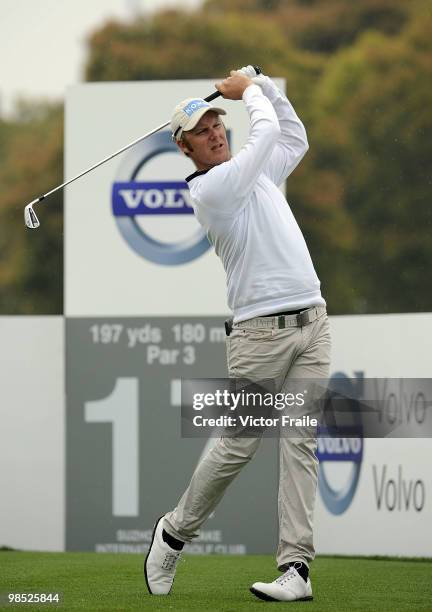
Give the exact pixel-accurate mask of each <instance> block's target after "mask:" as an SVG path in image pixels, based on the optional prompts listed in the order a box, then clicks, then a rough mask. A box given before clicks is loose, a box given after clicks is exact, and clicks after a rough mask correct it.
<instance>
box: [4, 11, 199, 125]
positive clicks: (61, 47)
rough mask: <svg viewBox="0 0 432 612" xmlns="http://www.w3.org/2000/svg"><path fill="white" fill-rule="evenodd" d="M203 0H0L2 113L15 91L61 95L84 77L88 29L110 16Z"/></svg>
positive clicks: (7, 110) (18, 93)
mask: <svg viewBox="0 0 432 612" xmlns="http://www.w3.org/2000/svg"><path fill="white" fill-rule="evenodd" d="M199 4H201V0H0V113H1V114H3V115H7V114H9V113H10V112H11V110H12V107H13V102H14V99H15V98H16V97H17V96H26V97H32V98H63V95H64V92H65V88H66V87H67V86H68V85H72V84H74V83H77V82H79V81H80V80H82V69H83V63H84V58H85V56H86V48H85V39H86V36H87V34H88V33H89V32H91V31H92V30H93V29H95V28H96V27H97V26H98V25H100V24H102V23H103V22H104V21H105V20H106V19H107V18H109V17H121V18H128V17H129V18H130V17H131V16H133V15H134V13H135V12H136V11H138V10H140V11H147V12H151V11H154V10H157V9H158V8H161V7H163V6H170V5H177V6H179V7H182V8H194V7H196V6H198V5H199Z"/></svg>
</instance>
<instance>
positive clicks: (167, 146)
mask: <svg viewBox="0 0 432 612" xmlns="http://www.w3.org/2000/svg"><path fill="white" fill-rule="evenodd" d="M197 102H199V100H198V101H197ZM190 104H192V103H190ZM164 153H178V148H177V145H176V144H175V143H174V142H173V141H172V140H171V134H170V133H169V132H159V133H158V134H154V135H153V136H151V137H150V138H148V139H147V140H145V141H143V142H141V143H139V144H138V145H136V146H135V147H133V149H130V150H129V152H128V154H126V155H125V157H124V158H123V161H122V163H121V165H120V167H119V169H118V172H117V176H116V180H115V182H114V184H113V186H112V212H113V215H114V218H115V222H116V225H117V227H118V229H119V231H120V233H121V234H122V236H123V238H124V239H125V240H126V242H127V243H128V245H129V246H130V247H131V248H132V249H133V250H134V251H135V252H136V253H138V254H139V255H141V256H142V257H145V259H148V260H149V261H152V262H153V263H157V264H162V265H166V266H175V265H179V264H184V263H187V262H189V261H192V260H193V259H196V258H197V257H200V255H202V254H203V253H205V252H206V251H207V250H208V248H209V247H210V243H209V241H208V239H207V237H206V235H205V232H204V230H203V229H202V228H201V227H196V228H195V229H194V230H193V231H192V232H191V234H190V235H189V236H187V237H186V238H183V239H182V240H179V241H177V242H170V243H167V242H162V241H160V240H156V239H155V238H153V237H152V236H150V235H149V234H148V233H147V232H146V231H144V230H143V229H142V227H141V226H140V225H139V224H138V222H137V221H138V218H139V217H142V218H145V217H146V216H148V215H164V216H166V215H182V216H184V215H192V214H193V208H192V202H191V199H190V193H189V189H188V185H187V183H186V182H185V181H139V180H136V177H137V175H138V173H139V172H140V171H141V169H142V168H143V166H145V164H147V163H148V162H149V161H150V160H151V159H153V158H154V157H156V156H157V155H161V154H164Z"/></svg>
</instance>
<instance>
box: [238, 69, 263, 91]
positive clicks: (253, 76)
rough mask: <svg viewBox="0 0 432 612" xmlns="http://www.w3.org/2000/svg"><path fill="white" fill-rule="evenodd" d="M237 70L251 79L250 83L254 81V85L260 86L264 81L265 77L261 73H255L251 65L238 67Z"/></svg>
mask: <svg viewBox="0 0 432 612" xmlns="http://www.w3.org/2000/svg"><path fill="white" fill-rule="evenodd" d="M238 72H241V73H243V74H245V75H246V76H247V77H249V78H250V79H251V80H252V83H255V85H259V86H260V87H262V86H263V85H264V84H265V82H266V77H265V76H264V75H263V74H261V73H260V74H257V73H256V72H255V68H254V67H253V66H251V65H249V66H243V68H239V70H238Z"/></svg>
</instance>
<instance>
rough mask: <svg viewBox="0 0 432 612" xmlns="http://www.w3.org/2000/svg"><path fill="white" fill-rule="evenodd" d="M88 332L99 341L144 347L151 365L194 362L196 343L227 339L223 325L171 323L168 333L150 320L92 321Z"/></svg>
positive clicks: (93, 340)
mask: <svg viewBox="0 0 432 612" xmlns="http://www.w3.org/2000/svg"><path fill="white" fill-rule="evenodd" d="M89 332H90V336H91V339H92V343H93V344H96V345H101V346H104V345H117V346H122V347H125V348H128V349H141V350H142V349H144V359H145V361H146V362H147V363H148V364H150V365H167V366H170V365H178V364H181V363H183V364H185V365H192V364H194V363H195V362H196V360H197V355H196V346H199V345H201V344H202V343H204V342H211V343H220V342H224V341H225V330H224V328H223V327H222V326H221V327H210V328H207V327H206V326H205V325H203V324H202V323H176V324H174V325H172V326H171V328H170V330H169V333H168V337H166V336H167V334H166V333H165V334H164V333H163V332H162V330H161V328H160V327H156V326H153V325H151V323H146V324H145V325H141V326H139V327H134V326H126V325H123V324H122V323H100V324H94V325H92V326H91V327H90V328H89ZM165 332H166V330H165ZM162 343H165V345H164V346H163V345H162ZM167 344H168V346H167ZM170 345H171V346H170ZM179 345H181V346H179Z"/></svg>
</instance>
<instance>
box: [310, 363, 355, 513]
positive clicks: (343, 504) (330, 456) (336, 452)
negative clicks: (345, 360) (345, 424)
mask: <svg viewBox="0 0 432 612" xmlns="http://www.w3.org/2000/svg"><path fill="white" fill-rule="evenodd" d="M358 374H359V373H357V375H358ZM360 374H361V375H360V377H358V380H356V381H355V384H353V381H352V379H349V378H348V377H347V376H346V375H345V374H343V373H341V372H338V373H336V374H334V375H333V376H332V378H331V384H330V386H331V390H332V392H333V393H334V392H336V393H338V394H339V395H340V396H341V397H344V396H346V397H349V398H355V397H357V398H358V397H359V396H360V394H361V388H362V384H363V373H360ZM336 405H337V404H336ZM349 414H350V416H351V417H353V419H352V423H351V424H350V427H349V429H350V432H351V433H350V436H349V437H346V438H344V437H341V436H340V435H338V436H332V435H326V431H325V429H324V430H322V431H321V432H320V434H319V436H318V448H317V457H318V459H319V461H320V469H319V476H318V488H319V492H320V495H321V499H322V500H323V503H324V505H325V506H326V508H327V510H328V511H329V512H331V513H332V514H335V515H339V514H342V513H343V512H345V510H347V509H348V508H349V506H350V505H351V502H352V500H353V498H354V495H355V492H356V490H357V486H358V483H359V479H360V472H361V465H362V459H363V437H362V429H361V419H360V414H359V419H357V418H356V412H355V410H353V406H352V405H351V406H350V408H349ZM353 430H358V432H359V435H357V436H355V435H352V431H353ZM336 461H344V462H348V463H350V464H351V468H350V473H349V475H348V477H347V479H346V480H345V482H344V484H343V485H342V486H338V487H335V486H333V485H331V484H330V480H329V478H328V475H327V474H326V471H325V463H326V462H336Z"/></svg>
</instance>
